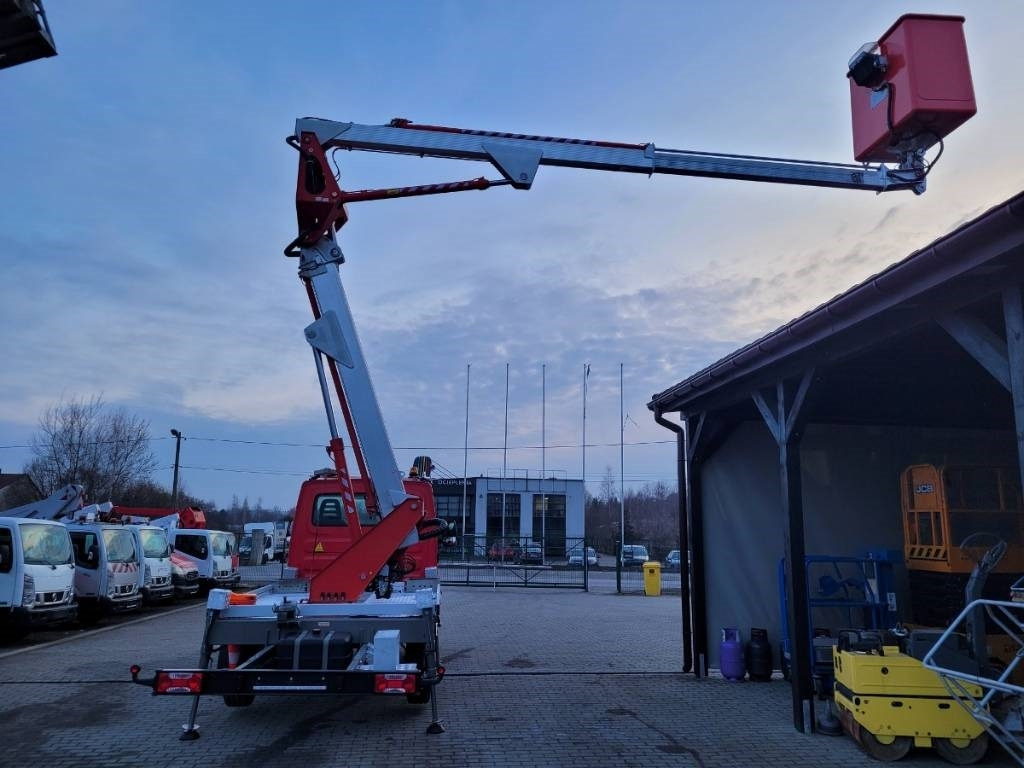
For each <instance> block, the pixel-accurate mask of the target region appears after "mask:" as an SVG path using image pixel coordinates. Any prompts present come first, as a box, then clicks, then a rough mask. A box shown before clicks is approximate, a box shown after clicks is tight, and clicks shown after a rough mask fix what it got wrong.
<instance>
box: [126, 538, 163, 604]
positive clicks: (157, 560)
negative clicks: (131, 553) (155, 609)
mask: <svg viewBox="0 0 1024 768" xmlns="http://www.w3.org/2000/svg"><path fill="white" fill-rule="evenodd" d="M125 527H126V528H128V529H130V530H131V531H132V532H133V533H134V534H135V537H136V538H135V546H136V547H138V549H139V551H141V552H142V559H143V568H142V571H141V572H140V574H141V577H142V578H141V581H140V582H139V589H140V590H141V592H142V601H143V602H144V603H161V602H163V601H165V600H170V599H172V598H173V597H174V584H172V582H171V546H170V543H169V542H168V540H167V531H165V530H164V529H163V528H159V527H157V526H155V525H129V526H125Z"/></svg>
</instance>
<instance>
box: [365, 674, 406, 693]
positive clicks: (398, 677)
mask: <svg viewBox="0 0 1024 768" xmlns="http://www.w3.org/2000/svg"><path fill="white" fill-rule="evenodd" d="M373 692H374V693H416V673H412V674H408V675H403V674H399V673H388V674H383V675H374V676H373Z"/></svg>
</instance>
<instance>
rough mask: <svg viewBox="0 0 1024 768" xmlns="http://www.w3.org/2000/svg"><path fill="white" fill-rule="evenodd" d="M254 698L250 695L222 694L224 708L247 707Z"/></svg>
mask: <svg viewBox="0 0 1024 768" xmlns="http://www.w3.org/2000/svg"><path fill="white" fill-rule="evenodd" d="M255 698H256V697H255V696H254V695H253V694H251V693H226V694H224V706H225V707H248V706H249V705H250V704H252V702H253V700H254V699H255Z"/></svg>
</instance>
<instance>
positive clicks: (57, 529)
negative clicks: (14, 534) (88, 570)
mask: <svg viewBox="0 0 1024 768" xmlns="http://www.w3.org/2000/svg"><path fill="white" fill-rule="evenodd" d="M21 540H22V542H23V544H24V547H25V564H26V565H64V564H65V563H72V562H74V559H73V558H72V553H71V538H70V537H69V536H68V530H67V528H65V527H64V526H62V525H61V526H57V525H40V524H39V523H23V524H22V525H21Z"/></svg>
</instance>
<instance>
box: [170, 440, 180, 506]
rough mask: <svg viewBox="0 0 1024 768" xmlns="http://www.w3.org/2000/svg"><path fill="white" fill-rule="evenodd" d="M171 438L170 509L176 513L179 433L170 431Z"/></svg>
mask: <svg viewBox="0 0 1024 768" xmlns="http://www.w3.org/2000/svg"><path fill="white" fill-rule="evenodd" d="M171 437H173V438H174V441H175V444H174V481H173V485H172V486H171V508H172V509H173V510H174V511H175V512H177V511H178V460H179V459H180V458H181V432H179V431H178V430H176V429H172V430H171Z"/></svg>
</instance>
